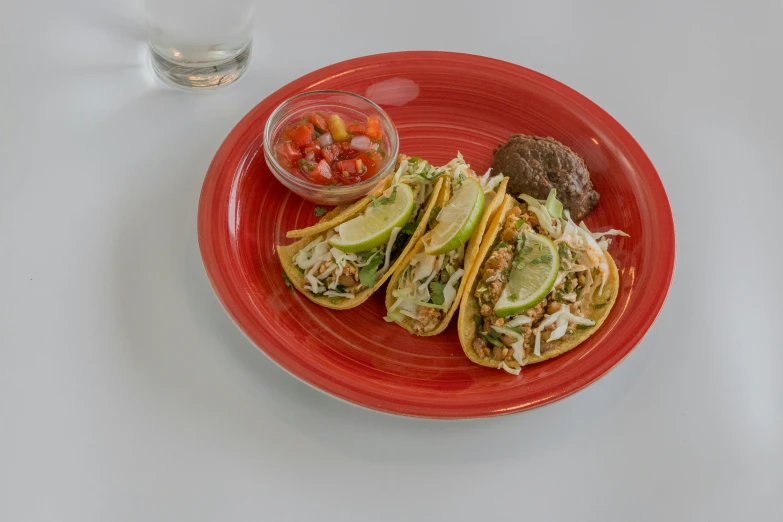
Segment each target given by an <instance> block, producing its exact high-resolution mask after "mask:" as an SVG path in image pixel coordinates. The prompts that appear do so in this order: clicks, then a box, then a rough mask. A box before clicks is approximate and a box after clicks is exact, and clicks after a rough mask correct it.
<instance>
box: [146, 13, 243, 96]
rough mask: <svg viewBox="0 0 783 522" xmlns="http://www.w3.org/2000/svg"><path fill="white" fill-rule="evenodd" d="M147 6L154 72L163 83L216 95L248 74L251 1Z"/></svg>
mask: <svg viewBox="0 0 783 522" xmlns="http://www.w3.org/2000/svg"><path fill="white" fill-rule="evenodd" d="M145 4H146V9H147V29H148V32H149V41H150V51H151V52H150V55H151V58H152V66H153V68H154V69H155V72H156V73H157V74H158V76H159V77H161V78H162V79H163V80H164V81H167V82H170V83H174V84H176V85H179V86H182V87H189V88H207V89H213V88H216V87H220V86H223V85H228V84H229V83H231V82H233V81H235V80H236V79H237V78H239V77H240V76H242V74H243V73H244V72H245V69H246V68H247V64H248V61H249V59H250V50H251V43H252V29H253V25H252V24H253V3H252V0H223V1H219V0H145Z"/></svg>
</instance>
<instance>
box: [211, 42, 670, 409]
mask: <svg viewBox="0 0 783 522" xmlns="http://www.w3.org/2000/svg"><path fill="white" fill-rule="evenodd" d="M313 89H342V90H347V91H351V92H356V93H359V94H362V95H364V96H366V97H368V98H370V99H372V100H373V101H375V102H376V103H378V104H379V105H381V106H382V107H383V108H384V109H385V110H386V111H387V112H388V114H389V115H390V116H391V118H392V119H393V120H394V122H395V124H396V125H397V129H398V131H399V134H400V151H401V152H403V153H405V154H408V155H416V156H421V157H422V158H425V159H427V160H429V161H430V162H431V163H434V164H443V163H445V162H447V161H448V160H450V159H451V158H452V157H454V156H455V155H456V153H457V151H461V152H462V154H463V155H464V156H465V159H466V161H467V162H468V163H470V164H471V165H472V166H473V168H474V169H475V170H476V171H477V172H479V173H482V172H484V171H485V170H486V169H487V168H488V167H489V166H490V164H491V162H492V149H493V148H494V147H496V146H497V145H498V144H499V143H501V142H504V141H506V140H507V139H508V137H509V135H511V134H512V133H525V134H534V135H540V136H552V137H554V138H555V139H557V140H560V141H562V142H563V143H565V144H567V145H568V146H569V147H571V148H572V149H573V150H574V151H576V152H577V153H578V154H579V155H580V156H582V158H584V159H585V162H586V163H587V166H588V168H589V169H590V171H591V173H592V179H593V183H594V185H595V188H596V190H597V191H598V192H599V193H600V194H601V199H600V202H599V203H598V205H597V207H596V209H595V211H594V212H593V213H592V214H591V215H590V216H589V218H588V219H587V220H586V221H587V224H588V226H590V228H591V229H592V230H597V231H600V230H607V229H608V228H609V227H613V228H619V229H622V230H624V231H626V232H628V233H629V234H630V236H631V237H630V238H617V239H616V240H614V242H613V244H612V246H611V248H610V252H611V254H612V255H613V256H614V258H615V260H616V262H617V265H618V267H619V269H620V278H621V287H620V293H619V297H618V300H617V304H616V306H615V307H614V309H613V310H612V312H611V315H610V316H609V318H608V319H607V321H606V322H605V324H604V325H603V326H602V327H601V329H600V330H599V331H598V332H596V333H595V334H594V335H593V336H592V337H590V338H589V340H588V341H586V342H585V343H583V344H582V345H580V346H579V347H578V348H577V349H574V350H572V351H570V352H568V353H566V354H565V355H563V356H561V357H557V358H555V359H552V360H549V361H546V362H544V363H541V364H536V365H532V366H528V367H525V368H523V370H522V372H521V373H520V374H519V376H513V375H510V374H508V373H505V372H503V371H500V370H492V369H488V368H483V367H479V366H476V365H474V364H472V363H471V362H470V361H469V360H468V359H467V357H465V356H464V354H463V352H462V348H461V347H460V344H459V340H458V338H457V332H456V327H455V323H456V317H455V319H454V320H453V321H452V324H451V326H450V327H449V328H448V329H447V330H446V331H445V332H444V333H443V334H441V335H438V336H435V337H425V338H418V337H413V336H411V335H409V334H408V333H407V332H406V331H404V330H403V329H402V328H400V327H398V326H396V325H394V324H387V323H386V322H384V321H383V319H382V317H383V316H384V315H385V308H384V303H383V296H384V293H385V289H384V290H382V291H378V292H376V294H375V295H374V296H373V298H372V299H370V301H369V302H367V303H365V304H363V305H361V306H360V307H358V308H355V309H353V310H349V311H332V310H327V309H325V308H320V307H318V306H317V305H315V304H313V303H311V302H310V301H308V300H307V299H305V298H304V297H303V296H302V295H300V294H299V293H298V292H296V291H295V290H291V289H288V288H287V287H286V285H285V282H284V280H283V277H282V275H281V273H282V270H281V267H280V263H279V260H278V257H277V253H276V251H275V245H276V244H288V243H289V242H291V240H288V239H286V238H285V232H286V230H289V229H293V228H301V227H304V226H306V225H310V224H312V223H314V222H316V221H317V218H316V217H315V216H314V214H313V211H314V208H315V205H313V204H311V203H308V202H305V201H303V200H302V199H300V198H299V197H297V196H296V195H294V194H292V193H290V192H289V191H288V190H286V189H285V188H284V187H283V186H282V185H281V184H280V183H278V181H277V180H276V179H275V178H274V177H273V176H272V173H271V172H270V171H269V169H268V168H267V166H266V164H265V162H264V154H263V149H262V147H263V139H262V138H263V128H264V123H265V122H266V119H267V117H268V116H269V114H270V113H271V112H272V110H274V108H275V107H276V106H277V105H278V104H280V103H281V102H283V101H284V100H286V99H287V98H289V97H290V96H292V95H294V94H296V93H299V92H302V91H307V90H313ZM640 103H642V102H641V101H640ZM198 233H199V245H200V248H201V254H202V257H203V260H204V266H205V267H206V271H207V274H208V276H209V279H210V281H211V283H212V286H213V287H214V289H215V293H216V294H217V296H218V297H219V299H220V301H221V302H222V304H223V306H224V307H225V309H226V311H227V312H228V314H229V315H230V316H231V317H232V318H233V320H234V321H235V322H236V324H237V325H238V326H239V328H241V329H242V331H244V332H245V334H246V335H247V336H248V337H249V338H250V339H251V340H252V341H253V342H254V343H255V344H256V346H258V348H259V349H261V350H262V351H263V352H264V353H266V355H268V356H269V357H270V358H271V359H272V360H273V361H275V362H276V363H277V364H279V365H280V366H281V367H282V368H284V369H285V370H287V371H288V372H290V373H291V374H292V375H294V376H296V377H298V378H299V379H301V380H303V381H304V382H306V383H308V384H310V385H312V386H314V387H316V388H318V389H320V390H322V391H324V392H326V393H329V394H331V395H333V396H335V397H338V398H341V399H344V400H346V401H349V402H352V403H354V404H358V405H361V406H365V407H367V408H372V409H376V410H380V411H384V412H388V413H394V414H402V415H414V416H421V417H436V418H467V417H484V416H491V415H500V414H507V413H513V412H519V411H522V410H526V409H530V408H535V407H537V406H541V405H543V404H547V403H550V402H553V401H556V400H558V399H562V398H563V397H566V396H568V395H570V394H572V393H574V392H576V391H578V390H580V389H582V388H584V387H585V386H587V385H588V384H590V383H592V382H594V381H595V380H597V379H598V378H600V377H601V376H602V375H604V374H605V373H606V372H608V371H609V370H610V369H611V368H612V367H613V366H615V365H616V364H617V363H619V362H620V361H621V360H622V359H623V357H625V356H626V355H628V353H629V352H630V351H631V350H632V349H633V348H634V346H636V345H637V344H638V343H639V341H640V340H641V339H642V337H643V336H644V334H645V333H646V332H647V330H648V329H649V328H650V326H651V325H652V323H653V321H654V320H655V318H656V316H657V315H658V312H659V310H660V309H661V306H662V305H663V302H664V300H665V298H666V294H667V292H668V290H669V285H670V282H671V277H672V271H673V268H674V223H673V220H672V214H671V209H670V207H669V202H668V200H667V197H666V193H665V192H664V189H663V186H662V184H661V181H660V179H659V177H658V174H657V173H656V171H655V168H654V167H653V165H652V163H651V162H650V160H649V159H648V158H647V156H646V155H645V153H644V151H642V149H641V147H640V146H639V145H638V144H637V143H636V141H635V140H634V139H633V138H632V137H631V135H630V134H629V133H628V132H627V131H626V130H625V129H623V127H622V126H620V124H619V123H617V122H616V121H615V120H614V119H613V118H612V117H611V116H609V115H608V114H607V113H606V112H604V111H603V110H602V109H601V108H600V107H598V106H597V105H595V104H594V103H592V102H591V101H590V100H588V99H587V98H585V97H584V96H582V95H580V94H579V93H577V92H576V91H574V90H573V89H570V88H569V87H566V86H565V85H563V84H561V83H558V82H557V81H555V80H553V79H551V78H548V77H547V76H544V75H542V74H539V73H537V72H534V71H531V70H529V69H525V68H523V67H520V66H517V65H514V64H511V63H507V62H502V61H498V60H493V59H490V58H483V57H479V56H472V55H464V54H453V53H442V52H401V53H392V54H383V55H375V56H367V57H363V58H357V59H354V60H349V61H346V62H342V63H338V64H335V65H332V66H329V67H326V68H324V69H321V70H318V71H315V72H313V73H310V74H308V75H306V76H304V77H302V78H300V79H298V80H296V81H294V82H291V83H290V84H288V85H286V86H285V87H283V88H282V89H280V90H278V91H277V92H275V93H274V94H272V95H271V96H269V97H268V98H266V99H265V100H263V101H262V102H261V103H259V104H258V105H257V106H256V107H255V108H254V109H253V110H251V111H250V113H249V114H247V116H245V118H243V119H242V121H240V122H239V123H238V124H237V126H236V127H235V128H234V129H233V130H232V131H231V133H230V134H229V135H228V137H227V138H226V140H225V142H224V143H223V145H222V146H221V147H220V150H219V151H218V152H217V154H216V155H215V158H214V160H213V161H212V164H211V165H210V167H209V172H208V173H207V175H206V179H205V180H204V186H203V189H202V193H201V200H200V203H199V212H198Z"/></svg>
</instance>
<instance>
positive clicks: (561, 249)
mask: <svg viewBox="0 0 783 522" xmlns="http://www.w3.org/2000/svg"><path fill="white" fill-rule="evenodd" d="M557 253H558V254H559V255H560V257H561V258H563V259H571V249H570V248H568V245H566V244H565V243H560V244H559V245H557Z"/></svg>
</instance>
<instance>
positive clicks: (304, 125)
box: [275, 112, 386, 185]
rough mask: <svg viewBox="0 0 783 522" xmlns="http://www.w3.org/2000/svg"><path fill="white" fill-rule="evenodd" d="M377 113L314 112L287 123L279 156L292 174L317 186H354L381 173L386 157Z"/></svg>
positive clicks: (281, 135)
mask: <svg viewBox="0 0 783 522" xmlns="http://www.w3.org/2000/svg"><path fill="white" fill-rule="evenodd" d="M383 138H384V135H383V127H382V125H381V120H380V118H379V117H378V116H368V117H367V118H366V120H364V121H358V120H348V121H347V122H346V120H345V119H343V118H342V117H341V116H340V115H339V114H335V113H331V114H325V113H321V112H312V113H310V114H307V115H305V116H304V117H303V118H301V119H300V120H299V121H296V122H294V123H292V124H290V125H288V126H287V127H286V128H285V129H284V130H283V132H281V133H280V137H279V138H278V140H277V144H276V146H275V153H276V159H277V161H278V163H280V164H281V165H282V166H283V167H284V168H286V170H288V171H289V172H290V173H292V174H294V175H296V176H299V177H302V178H304V179H306V180H308V181H312V182H313V183H316V184H318V185H353V184H355V183H359V182H361V181H364V180H366V179H369V178H371V177H372V176H374V175H375V174H377V173H378V170H379V169H380V168H381V165H382V164H383V161H384V158H385V157H386V150H385V148H384V139H383Z"/></svg>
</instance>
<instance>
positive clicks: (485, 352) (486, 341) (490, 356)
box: [473, 204, 585, 363]
mask: <svg viewBox="0 0 783 522" xmlns="http://www.w3.org/2000/svg"><path fill="white" fill-rule="evenodd" d="M520 219H522V220H523V221H524V223H525V226H524V227H522V226H520V223H519V220H520ZM531 229H532V230H533V231H535V232H536V233H539V234H544V233H545V232H544V230H543V229H542V228H541V227H540V226H539V223H538V220H537V218H536V216H535V214H533V213H528V212H527V207H526V206H525V205H524V204H523V205H521V206H520V207H515V208H513V209H511V210H510V211H509V213H508V216H507V217H506V221H505V222H504V226H503V230H502V232H501V234H500V238H499V241H498V243H497V245H495V249H494V250H493V251H492V252H491V253H490V254H489V256H488V257H487V258H486V261H485V262H484V265H483V266H482V267H481V272H480V279H479V282H478V284H477V285H476V290H475V292H474V294H473V295H474V297H476V299H478V301H479V315H477V316H476V323H477V326H478V332H477V333H478V335H477V336H476V338H475V339H474V340H473V349H474V350H475V352H476V353H477V354H478V356H479V357H481V358H482V359H487V360H494V361H497V362H506V363H511V362H513V361H515V359H514V351H513V350H512V348H511V345H512V344H514V343H515V342H516V341H517V339H516V338H514V337H512V336H510V335H505V334H502V335H501V334H497V332H496V331H495V330H493V329H492V328H491V327H492V326H493V325H494V326H503V325H504V323H505V322H506V321H508V320H510V319H511V318H510V317H508V318H505V319H504V318H501V317H497V316H496V315H495V312H494V307H495V303H497V301H498V299H499V298H500V295H501V294H502V292H503V287H504V286H505V284H506V282H507V281H508V274H509V270H510V267H511V262H512V260H513V259H514V251H515V245H516V242H517V237H518V236H519V234H520V233H522V232H524V231H525V230H528V231H529V230H531ZM584 285H585V279H584V275H583V274H581V273H579V274H577V273H561V277H558V281H557V283H556V284H555V287H554V288H553V289H552V291H551V292H550V294H548V295H547V297H546V298H544V299H543V300H542V301H541V302H540V303H538V304H537V305H536V306H534V307H532V308H530V309H528V310H526V311H525V312H523V314H524V315H526V316H528V317H530V318H531V319H533V322H532V324H526V325H523V326H520V327H518V328H519V330H520V331H521V332H522V334H523V350H524V358H527V357H528V356H529V355H530V354H531V353H532V352H533V346H534V343H535V335H536V333H537V331H538V330H537V328H536V325H537V324H539V323H540V322H541V321H542V320H543V319H544V316H545V315H546V314H553V313H555V312H557V311H558V310H560V307H561V306H562V304H568V305H571V306H572V308H574V303H575V302H576V301H577V300H578V298H579V294H580V293H581V291H582V289H583V288H584ZM572 312H573V313H575V314H576V315H582V314H581V313H579V309H578V306H577V308H576V309H572ZM479 322H480V323H481V324H480V326H479ZM554 329H555V325H554V324H553V325H550V326H548V327H546V328H545V329H544V331H543V332H542V333H541V340H542V345H541V351H542V353H544V352H546V350H547V349H548V348H549V347H548V346H547V345H546V344H545V343H546V341H547V340H548V338H549V335H550V334H551V332H552V331H553V330H554ZM569 333H572V332H571V331H569Z"/></svg>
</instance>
